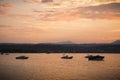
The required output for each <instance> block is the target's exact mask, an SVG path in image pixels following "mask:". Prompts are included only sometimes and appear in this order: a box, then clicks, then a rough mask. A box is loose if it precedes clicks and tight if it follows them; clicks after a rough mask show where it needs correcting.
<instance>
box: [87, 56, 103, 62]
mask: <svg viewBox="0 0 120 80" xmlns="http://www.w3.org/2000/svg"><path fill="white" fill-rule="evenodd" d="M85 58H88V60H97V61H102V60H103V59H104V56H100V55H95V56H94V55H88V56H85Z"/></svg>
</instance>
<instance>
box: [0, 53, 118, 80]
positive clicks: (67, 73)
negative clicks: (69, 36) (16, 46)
mask: <svg viewBox="0 0 120 80" xmlns="http://www.w3.org/2000/svg"><path fill="white" fill-rule="evenodd" d="M20 55H21V54H10V55H0V80H120V62H119V61H120V54H102V55H103V56H105V60H104V61H88V60H87V59H86V58H84V57H85V56H86V54H70V55H72V56H74V58H73V59H70V60H68V59H67V60H66V59H61V56H62V54H23V55H25V56H29V59H27V60H16V59H15V57H16V56H20Z"/></svg>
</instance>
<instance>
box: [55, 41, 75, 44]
mask: <svg viewBox="0 0 120 80" xmlns="http://www.w3.org/2000/svg"><path fill="white" fill-rule="evenodd" d="M55 44H75V43H74V42H72V41H62V42H56V43H55Z"/></svg>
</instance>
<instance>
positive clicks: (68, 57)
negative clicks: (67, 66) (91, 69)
mask: <svg viewBox="0 0 120 80" xmlns="http://www.w3.org/2000/svg"><path fill="white" fill-rule="evenodd" d="M61 58H62V59H72V58H73V56H68V55H66V56H62V57H61Z"/></svg>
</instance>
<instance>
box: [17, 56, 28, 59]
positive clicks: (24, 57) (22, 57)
mask: <svg viewBox="0 0 120 80" xmlns="http://www.w3.org/2000/svg"><path fill="white" fill-rule="evenodd" d="M28 58H29V57H26V56H18V57H16V59H28Z"/></svg>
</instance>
